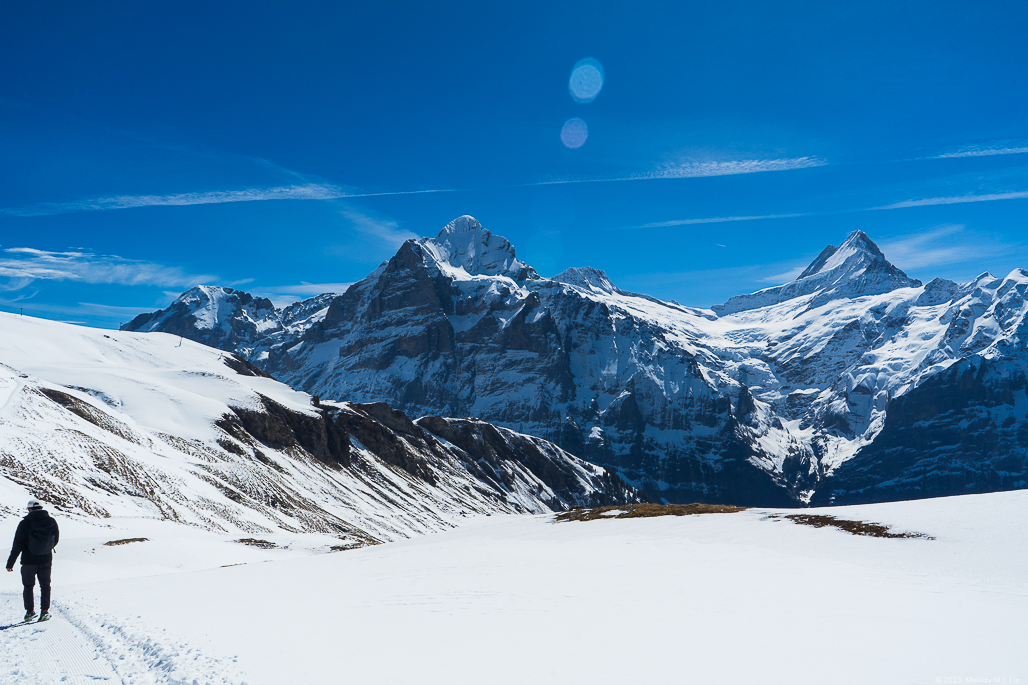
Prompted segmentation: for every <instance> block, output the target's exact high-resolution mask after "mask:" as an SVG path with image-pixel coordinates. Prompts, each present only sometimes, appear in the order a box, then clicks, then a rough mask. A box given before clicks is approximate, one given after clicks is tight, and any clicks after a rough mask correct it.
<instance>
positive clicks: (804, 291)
mask: <svg viewBox="0 0 1028 685" xmlns="http://www.w3.org/2000/svg"><path fill="white" fill-rule="evenodd" d="M920 285H921V281H918V280H916V279H913V278H910V277H908V276H907V275H906V274H905V273H903V271H901V270H900V269H898V268H897V267H896V266H894V265H893V264H891V263H890V262H889V260H887V259H886V258H885V255H884V254H883V253H882V251H881V249H879V247H878V246H877V245H875V243H874V241H872V240H871V239H870V238H868V237H867V234H866V233H864V232H863V231H853V233H850V235H849V237H848V238H846V241H845V242H844V243H843V244H842V245H840V246H839V247H835V246H834V245H829V246H828V247H826V248H825V249H824V250H822V251H821V254H820V255H818V257H817V259H815V260H814V261H813V262H811V263H810V266H808V267H807V268H806V269H805V270H804V271H803V272H802V273H801V274H800V275H799V277H798V278H797V279H796V280H795V281H791V282H789V283H785V284H784V285H777V286H774V287H771V288H765V289H764V290H758V291H757V292H755V293H750V294H748V295H739V296H737V297H733V298H731V299H730V300H728V302H726V303H724V304H722V305H717V306H715V307H714V308H713V309H714V311H716V312H717V313H718V314H721V315H725V314H734V313H736V312H741V311H745V310H748V309H759V308H761V307H767V306H769V305H774V304H778V303H780V302H785V301H786V300H791V299H793V298H796V297H802V296H804V295H814V297H813V298H812V300H811V302H810V306H812V307H813V306H818V305H820V304H823V303H825V302H829V301H831V300H833V299H838V298H844V297H845V298H851V297H860V296H863V295H878V294H880V293H887V292H891V291H893V290H896V289H898V288H917V287H919V286H920Z"/></svg>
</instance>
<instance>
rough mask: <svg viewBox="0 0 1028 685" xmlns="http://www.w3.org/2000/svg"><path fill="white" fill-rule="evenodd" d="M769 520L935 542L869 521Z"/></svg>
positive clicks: (810, 516) (808, 516)
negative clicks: (894, 531)
mask: <svg viewBox="0 0 1028 685" xmlns="http://www.w3.org/2000/svg"><path fill="white" fill-rule="evenodd" d="M768 518H769V519H776V518H787V519H789V520H790V521H792V522H793V523H798V524H800V525H801V526H813V527H814V528H825V527H832V528H838V529H839V530H844V531H846V532H847V533H852V534H853V535H866V536H868V537H873V538H920V539H922V540H934V539H935V538H933V537H932V536H931V535H925V534H924V533H909V532H908V533H893V532H890V530H889V526H886V525H883V524H881V523H870V522H868V521H848V520H846V519H840V518H835V517H834V516H825V515H823V514H787V515H786V516H784V517H781V516H779V515H777V514H772V515H770V516H768Z"/></svg>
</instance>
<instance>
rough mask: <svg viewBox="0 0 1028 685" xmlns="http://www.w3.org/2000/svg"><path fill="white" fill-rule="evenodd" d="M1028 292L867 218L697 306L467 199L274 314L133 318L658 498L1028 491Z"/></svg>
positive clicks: (887, 497) (232, 306) (261, 303)
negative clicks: (944, 274) (913, 269)
mask: <svg viewBox="0 0 1028 685" xmlns="http://www.w3.org/2000/svg"><path fill="white" fill-rule="evenodd" d="M1026 289H1028V272H1025V271H1023V270H1015V271H1014V272H1012V273H1010V274H1009V275H1007V276H1006V277H1003V278H997V277H995V276H992V275H991V274H988V273H985V274H982V275H981V276H979V277H978V278H976V279H974V280H973V281H971V282H969V283H963V284H960V283H955V282H952V281H948V280H943V279H936V280H933V281H931V282H930V283H927V284H924V283H921V282H920V281H917V280H914V279H911V278H909V277H908V276H907V275H906V274H905V273H904V272H903V271H902V270H901V269H900V268H898V267H897V266H895V265H893V264H891V263H889V261H888V260H887V259H886V257H885V255H884V254H883V253H882V252H881V250H880V249H879V248H878V247H877V246H876V245H875V244H874V242H872V241H871V240H870V239H869V238H868V236H866V235H865V234H864V233H862V232H860V231H857V232H854V233H853V234H851V235H850V236H848V237H847V238H846V240H845V241H844V242H843V243H842V244H841V245H840V246H839V247H835V246H829V247H827V248H825V249H824V251H823V252H822V253H821V254H820V255H819V257H818V258H817V259H816V260H815V261H814V262H813V263H811V264H810V266H809V267H808V268H807V269H806V270H805V271H804V272H803V273H802V274H801V275H800V277H799V278H797V279H796V280H794V281H792V282H790V283H786V284H784V285H780V286H775V287H773V288H767V289H765V290H761V291H759V292H756V293H751V294H743V295H740V296H738V297H733V298H732V299H730V300H729V301H728V302H726V303H724V304H723V305H719V306H715V307H713V308H711V309H698V308H691V307H685V306H681V305H679V304H677V303H674V302H663V301H660V300H658V299H656V298H652V297H648V296H646V295H640V294H636V293H631V292H626V291H624V290H622V289H620V288H618V287H617V286H616V285H615V284H613V283H612V282H611V281H610V279H609V278H608V277H607V276H606V274H605V273H604V272H603V271H600V270H598V269H594V268H590V267H581V268H573V269H568V270H567V271H564V272H563V273H560V274H558V275H556V276H554V277H552V278H543V277H541V276H540V275H539V274H538V273H537V272H536V271H535V270H534V269H533V268H532V267H531V266H529V265H528V264H526V263H524V262H522V261H521V260H519V259H518V258H517V257H516V255H515V250H514V247H513V246H512V245H511V244H510V243H509V242H508V241H507V240H505V239H504V238H502V237H500V236H497V235H494V234H492V233H490V232H489V231H488V230H486V229H485V228H484V227H482V225H481V224H480V223H479V222H478V221H477V220H475V219H474V218H472V217H469V216H462V217H459V218H458V219H456V220H454V221H453V222H451V223H450V224H448V225H447V226H446V227H444V228H443V229H442V230H441V231H440V232H439V233H438V235H436V236H435V237H433V238H423V239H421V240H409V241H407V242H406V243H404V244H403V245H402V246H401V247H400V248H399V250H398V251H397V252H396V254H394V255H393V256H392V257H390V258H389V259H388V260H387V261H385V262H383V263H382V264H381V266H379V267H378V268H377V269H375V270H374V271H373V272H372V273H370V274H368V276H367V277H365V278H364V279H362V280H361V281H359V282H357V283H355V284H353V285H352V286H350V287H349V288H348V289H347V290H346V292H345V293H341V294H323V295H319V296H317V297H314V298H311V299H308V300H305V301H303V302H299V303H296V304H293V305H291V306H289V307H286V308H284V309H279V308H276V307H274V306H273V305H272V303H271V302H270V301H268V300H266V299H262V298H259V297H254V296H252V295H250V294H248V293H245V292H241V291H237V290H233V289H231V288H222V287H217V286H199V287H196V288H193V289H191V290H189V291H188V292H186V293H184V294H183V295H182V296H181V297H179V298H178V299H177V300H176V301H175V302H174V303H173V304H172V305H171V306H169V307H168V308H167V309H163V310H160V311H157V312H153V313H149V314H142V315H140V316H138V317H136V318H135V319H133V320H132V321H131V322H130V323H128V324H126V325H125V326H124V330H126V331H140V332H165V333H172V334H175V335H179V336H182V337H183V338H187V339H189V340H193V341H196V342H200V343H203V344H204V345H208V346H211V347H215V348H219V349H221V350H224V351H226V352H230V353H232V354H234V355H238V357H239V358H240V359H242V360H245V361H246V362H247V363H249V364H252V365H253V366H255V367H258V368H259V369H261V370H263V371H264V372H266V373H268V374H270V375H271V376H273V377H274V378H276V379H278V380H280V381H282V382H284V383H286V384H288V385H289V386H291V387H292V388H293V389H294V390H297V391H302V392H306V393H310V394H312V395H314V396H316V397H318V398H320V399H321V401H322V403H327V402H342V403H346V402H355V403H364V404H367V403H384V404H386V405H388V406H389V407H391V408H393V409H396V410H399V411H400V412H402V413H403V414H406V415H407V416H410V417H426V416H444V417H459V419H460V420H457V419H421V420H418V421H415V422H413V423H414V424H415V425H417V426H420V427H421V428H423V429H424V430H428V431H429V432H432V433H433V434H435V435H437V436H442V437H444V440H445V441H446V443H447V444H449V443H453V444H461V443H460V442H459V440H456V439H451V438H450V437H445V436H446V435H450V434H451V433H448V432H447V431H454V430H457V427H460V426H468V427H470V426H479V425H483V424H481V423H480V422H483V421H485V422H490V423H492V424H496V425H497V426H500V427H503V428H494V429H492V430H495V431H502V430H503V429H507V430H509V431H516V432H517V433H519V434H522V435H527V436H534V437H535V438H537V439H542V440H545V441H549V442H550V443H553V444H554V445H556V446H559V448H560V450H562V451H563V452H566V453H569V454H570V455H575V456H576V457H579V458H581V459H584V460H586V461H587V462H591V463H592V464H596V465H599V466H602V467H604V468H605V469H609V470H610V472H613V473H617V474H619V475H620V476H621V478H622V479H624V481H626V482H627V483H629V484H631V485H632V486H635V487H637V488H639V489H641V490H642V491H644V492H645V493H646V495H647V496H648V497H649V498H650V499H652V500H654V501H668V502H690V501H701V502H714V503H730V504H740V505H758V506H803V505H811V504H815V505H816V504H853V503H867V502H880V501H892V500H904V499H917V498H924V497H934V496H943V495H956V494H967V493H980V492H990V491H997V490H1011V489H1018V488H1024V487H1026V485H1028V376H1026V370H1028V325H1026V320H1025V317H1026V313H1028V305H1026V303H1025V297H1026ZM343 406H350V407H353V406H357V405H343ZM341 411H342V410H341ZM361 411H367V410H361ZM401 415H402V414H401ZM472 417H474V418H472ZM440 422H443V423H445V424H446V425H445V426H444V425H443V423H440ZM504 435H506V433H504ZM524 439H526V440H528V439H529V438H524ZM476 440H477V438H476ZM470 444H472V443H467V445H470ZM475 444H480V441H479V442H478V443H475ZM467 445H465V446H464V448H465V449H467ZM620 496H622V497H623V496H625V495H624V493H622V494H621V495H620ZM564 499H565V500H567V497H565V498H564Z"/></svg>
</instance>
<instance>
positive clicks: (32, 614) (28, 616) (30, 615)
mask: <svg viewBox="0 0 1028 685" xmlns="http://www.w3.org/2000/svg"><path fill="white" fill-rule="evenodd" d="M35 617H36V612H35V611H26V612H25V618H24V619H22V620H23V621H31V620H32V619H34V618H35Z"/></svg>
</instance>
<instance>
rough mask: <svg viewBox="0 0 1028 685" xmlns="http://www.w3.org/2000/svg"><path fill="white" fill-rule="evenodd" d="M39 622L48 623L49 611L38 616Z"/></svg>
mask: <svg viewBox="0 0 1028 685" xmlns="http://www.w3.org/2000/svg"><path fill="white" fill-rule="evenodd" d="M39 620H40V621H49V620H50V612H49V611H44V612H43V613H41V614H40V615H39Z"/></svg>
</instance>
